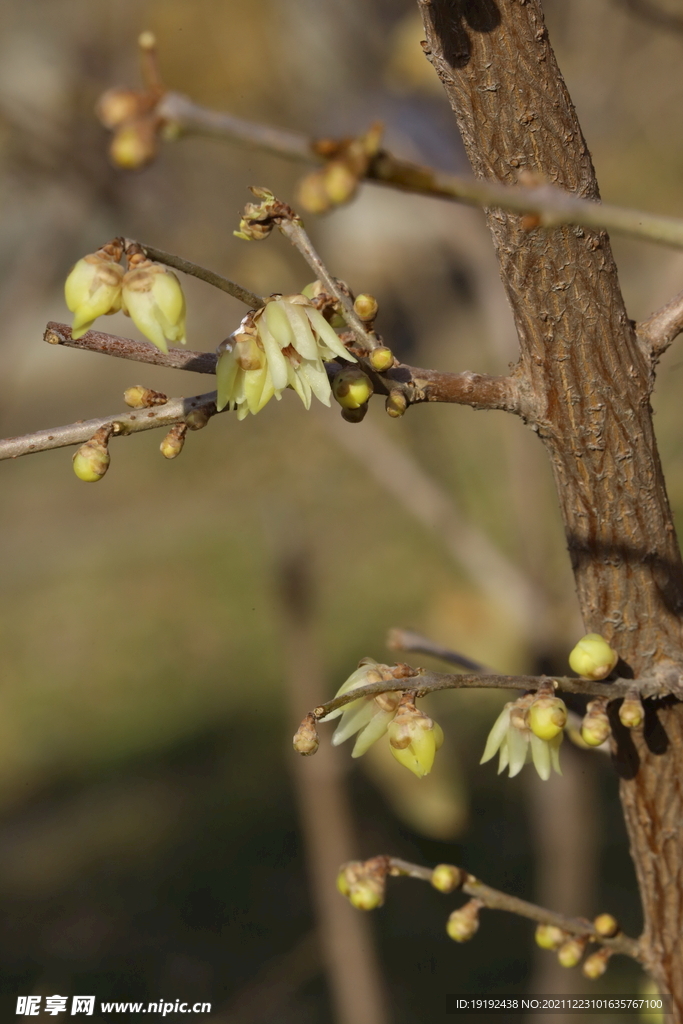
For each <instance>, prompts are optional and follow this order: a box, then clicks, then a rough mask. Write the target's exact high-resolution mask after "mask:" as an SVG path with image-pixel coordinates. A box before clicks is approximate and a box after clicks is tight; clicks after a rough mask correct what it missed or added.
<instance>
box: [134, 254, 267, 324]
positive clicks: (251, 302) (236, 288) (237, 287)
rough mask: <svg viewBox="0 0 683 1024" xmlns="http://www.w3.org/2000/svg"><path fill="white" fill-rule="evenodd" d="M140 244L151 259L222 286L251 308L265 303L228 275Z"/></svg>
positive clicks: (223, 290)
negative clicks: (224, 275) (225, 275)
mask: <svg viewBox="0 0 683 1024" xmlns="http://www.w3.org/2000/svg"><path fill="white" fill-rule="evenodd" d="M127 241H129V239H127ZM140 245H141V247H142V249H143V250H144V251H145V253H146V254H147V256H149V258H150V259H151V260H156V261H157V263H165V264H166V266H167V267H173V269H174V270H181V271H182V272H183V274H190V275H191V276H192V277H198V278H199V280H200V281H206V283H207V284H210V285H213V287H214V288H220V290H221V291H222V292H227V293H228V295H232V296H233V298H235V299H239V300H240V302H244V303H245V305H247V306H249V308H250V309H260V308H261V306H264V305H265V301H264V299H263V298H262V296H260V295H256V294H255V292H250V291H249V289H248V288H243V287H242V285H241V284H235V282H234V281H231V280H229V278H227V277H222V276H221V275H220V274H216V273H214V271H213V270H207V269H206V268H205V267H200V266H199V265H198V264H197V263H191V262H190V260H184V259H183V258H182V256H174V255H173V253H170V252H164V251H163V249H155V248H154V246H153V245H142V243H140Z"/></svg>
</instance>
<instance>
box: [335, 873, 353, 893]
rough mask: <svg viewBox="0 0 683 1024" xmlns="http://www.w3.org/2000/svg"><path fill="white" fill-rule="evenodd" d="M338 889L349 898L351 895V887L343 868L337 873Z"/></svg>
mask: <svg viewBox="0 0 683 1024" xmlns="http://www.w3.org/2000/svg"><path fill="white" fill-rule="evenodd" d="M337 889H338V891H339V892H340V893H341V894H342V896H346V898H347V899H348V897H349V896H350V895H351V887H350V885H349V881H348V879H347V877H346V871H345V870H344V869H343V868H342V870H341V871H340V872H339V874H338V875H337Z"/></svg>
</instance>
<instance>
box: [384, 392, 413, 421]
mask: <svg viewBox="0 0 683 1024" xmlns="http://www.w3.org/2000/svg"><path fill="white" fill-rule="evenodd" d="M384 408H385V409H386V411H387V413H388V414H389V416H392V417H393V418H394V419H397V418H398V417H399V416H403V413H404V412H405V411H406V409H407V408H408V400H407V398H406V396H405V395H404V394H403V392H402V391H392V392H391V394H390V395H389V397H388V398H387V400H386V402H385V404H384Z"/></svg>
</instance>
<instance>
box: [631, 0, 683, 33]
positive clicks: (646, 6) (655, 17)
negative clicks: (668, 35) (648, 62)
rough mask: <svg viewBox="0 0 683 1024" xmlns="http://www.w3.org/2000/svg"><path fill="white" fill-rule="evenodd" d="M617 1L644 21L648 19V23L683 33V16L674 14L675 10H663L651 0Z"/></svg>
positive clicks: (669, 30) (666, 30) (667, 30)
mask: <svg viewBox="0 0 683 1024" xmlns="http://www.w3.org/2000/svg"><path fill="white" fill-rule="evenodd" d="M617 3H618V4H619V6H620V7H625V8H626V10H627V11H629V12H630V13H631V14H635V15H636V17H638V18H640V19H641V20H642V21H646V22H647V23H648V25H654V26H655V27H656V28H663V29H664V30H665V32H679V33H683V16H682V15H680V14H674V13H673V11H663V10H662V8H661V7H658V6H657V5H656V4H653V3H651V2H650V0H617Z"/></svg>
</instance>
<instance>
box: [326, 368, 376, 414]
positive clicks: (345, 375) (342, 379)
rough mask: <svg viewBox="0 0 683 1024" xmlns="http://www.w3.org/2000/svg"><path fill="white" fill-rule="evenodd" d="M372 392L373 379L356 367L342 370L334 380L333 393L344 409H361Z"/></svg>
mask: <svg viewBox="0 0 683 1024" xmlns="http://www.w3.org/2000/svg"><path fill="white" fill-rule="evenodd" d="M372 393H373V392H372V381H371V380H370V378H369V377H368V376H367V374H365V373H363V371H362V370H359V369H357V368H356V367H351V368H350V369H348V370H340V372H339V373H338V374H336V376H335V378H334V380H333V381H332V394H333V395H334V397H335V398H336V399H337V401H338V402H339V404H340V405H341V407H342V409H360V407H361V406H362V405H365V404H366V402H367V401H368V400H369V398H370V396H371V395H372Z"/></svg>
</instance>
